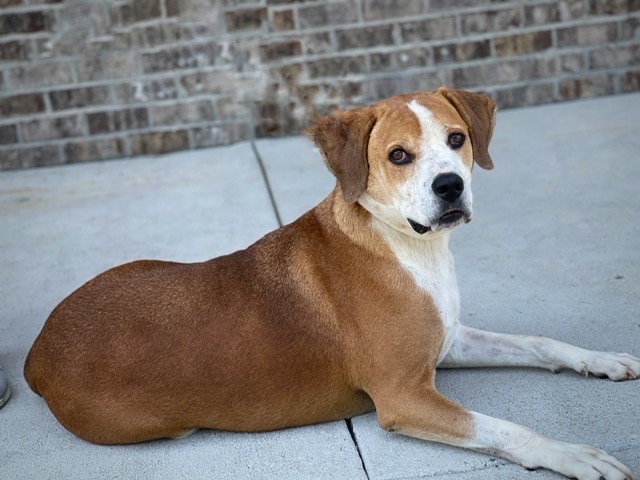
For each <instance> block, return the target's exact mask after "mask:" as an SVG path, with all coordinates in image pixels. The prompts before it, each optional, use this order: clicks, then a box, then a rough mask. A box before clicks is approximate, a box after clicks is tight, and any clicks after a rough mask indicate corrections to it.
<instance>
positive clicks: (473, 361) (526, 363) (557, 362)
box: [438, 325, 640, 380]
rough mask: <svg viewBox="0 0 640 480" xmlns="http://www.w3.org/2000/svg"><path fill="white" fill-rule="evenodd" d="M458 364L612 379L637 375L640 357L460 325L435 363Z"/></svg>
mask: <svg viewBox="0 0 640 480" xmlns="http://www.w3.org/2000/svg"><path fill="white" fill-rule="evenodd" d="M438 367H441V368H459V367H538V368H546V369H549V370H552V371H554V372H558V371H560V370H562V369H565V368H567V369H571V370H575V371H576V372H580V373H582V374H584V375H588V374H589V373H591V374H593V375H595V376H598V377H608V378H610V379H611V380H631V379H636V378H640V358H636V357H633V356H631V355H628V354H626V353H612V352H596V351H592V350H585V349H583V348H579V347H575V346H573V345H569V344H567V343H563V342H559V341H557V340H552V339H550V338H545V337H538V336H531V335H509V334H503V333H493V332H486V331H484V330H477V329H475V328H470V327H466V326H464V325H460V326H459V327H458V330H457V332H456V337H455V340H454V342H453V345H452V346H451V348H450V350H449V352H448V353H447V355H446V356H445V357H444V359H443V360H442V362H440V364H439V365H438Z"/></svg>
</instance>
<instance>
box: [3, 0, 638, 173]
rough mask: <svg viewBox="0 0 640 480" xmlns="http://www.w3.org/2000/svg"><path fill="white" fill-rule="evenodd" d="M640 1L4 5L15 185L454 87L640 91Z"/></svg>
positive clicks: (96, 0) (7, 132) (7, 119)
mask: <svg viewBox="0 0 640 480" xmlns="http://www.w3.org/2000/svg"><path fill="white" fill-rule="evenodd" d="M639 65H640V0H562V1H546V0H511V1H509V0H493V1H491V0H476V1H474V0H331V1H330V0H313V1H312V0H308V1H301V0H298V1H296V0H112V1H109V0H69V1H61V0H0V68H1V71H0V169H9V168H23V167H32V166H39V165H54V164H61V163H74V162H83V161H89V160H99V159H107V158H116V157H123V156H130V155H138V154H145V153H163V152H169V151H174V150H182V149H189V148H198V147H206V146H213V145H220V144H225V143H230V142H234V141H238V140H241V139H248V138H253V137H261V136H271V135H284V134H294V133H298V132H300V131H301V129H302V128H303V127H304V126H305V125H306V124H307V122H308V120H309V118H310V117H311V116H312V115H313V114H315V113H324V112H327V111H329V110H330V109H332V108H334V107H336V106H341V107H349V106H353V105H359V104H366V103H370V102H372V101H375V100H376V99H379V98H382V97H386V96H389V95H393V94H395V93H399V92H407V91H414V90H431V89H434V88H437V87H438V86H440V85H441V84H445V85H449V86H456V87H459V88H466V89H473V90H479V91H485V92H488V93H490V94H492V95H493V96H494V97H495V98H496V99H497V100H498V103H499V104H500V106H501V107H503V108H505V107H514V106H522V105H533V104H539V103H547V102H554V101H560V100H568V99H574V98H579V97H590V96H596V95H608V94H614V93H621V92H629V91H637V90H640V66H639Z"/></svg>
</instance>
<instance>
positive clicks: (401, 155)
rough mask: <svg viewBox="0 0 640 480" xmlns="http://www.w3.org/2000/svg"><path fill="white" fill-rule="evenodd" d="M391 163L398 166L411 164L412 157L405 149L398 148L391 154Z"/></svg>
mask: <svg viewBox="0 0 640 480" xmlns="http://www.w3.org/2000/svg"><path fill="white" fill-rule="evenodd" d="M389 161H390V162H391V163H395V164H396V165H403V164H405V163H409V162H410V161H411V157H410V156H409V154H408V153H407V152H405V151H404V150H403V149H401V148H396V149H395V150H392V151H391V153H390V154H389Z"/></svg>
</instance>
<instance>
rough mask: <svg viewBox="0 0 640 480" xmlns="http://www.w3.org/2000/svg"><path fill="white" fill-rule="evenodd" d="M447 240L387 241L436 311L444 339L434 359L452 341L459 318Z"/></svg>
mask: <svg viewBox="0 0 640 480" xmlns="http://www.w3.org/2000/svg"><path fill="white" fill-rule="evenodd" d="M447 240H448V239H447V238H443V239H442V241H440V239H438V240H434V241H433V242H409V243H404V242H402V243H395V244H394V242H390V244H389V245H390V246H391V248H392V250H393V252H394V253H395V255H396V257H397V258H398V261H399V262H400V264H401V265H402V267H403V268H404V269H405V270H407V271H408V272H409V273H410V274H411V276H412V277H413V280H414V281H415V282H416V285H417V286H418V287H419V288H420V289H421V290H423V291H425V292H426V293H428V294H429V296H430V297H431V298H432V300H433V302H434V305H435V307H436V308H437V310H438V313H439V314H440V321H441V322H442V328H443V333H444V341H443V343H442V348H441V350H440V353H439V355H438V363H440V362H441V361H442V359H443V358H444V357H445V356H446V354H447V352H448V351H449V349H450V348H451V345H452V344H453V341H454V338H455V335H456V330H457V328H458V323H459V318H460V293H459V290H458V282H457V280H456V274H455V264H454V261H453V256H452V255H451V252H450V251H449V247H448V241H447Z"/></svg>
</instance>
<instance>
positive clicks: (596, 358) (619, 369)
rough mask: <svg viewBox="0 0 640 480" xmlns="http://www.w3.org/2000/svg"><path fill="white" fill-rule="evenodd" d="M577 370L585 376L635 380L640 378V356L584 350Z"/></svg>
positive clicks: (576, 367)
mask: <svg viewBox="0 0 640 480" xmlns="http://www.w3.org/2000/svg"><path fill="white" fill-rule="evenodd" d="M575 370H576V371H578V372H580V373H582V374H583V375H585V376H588V375H589V374H592V375H595V376H598V377H608V378H609V379H610V380H615V381H624V380H635V379H637V378H640V358H636V357H633V356H631V355H629V354H626V353H608V352H591V351H588V350H584V352H583V354H582V355H581V358H580V360H579V361H578V362H577V364H576V366H575Z"/></svg>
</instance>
